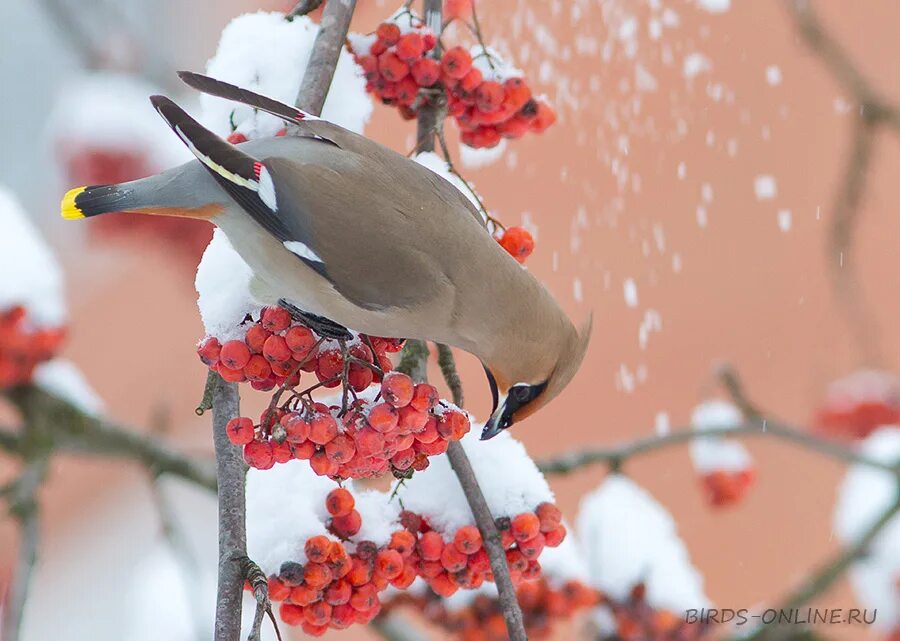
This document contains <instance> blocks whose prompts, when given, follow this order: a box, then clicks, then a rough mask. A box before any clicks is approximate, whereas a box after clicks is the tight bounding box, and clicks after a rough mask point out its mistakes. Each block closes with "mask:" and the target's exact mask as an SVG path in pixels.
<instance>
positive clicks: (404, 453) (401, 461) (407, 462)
mask: <svg viewBox="0 0 900 641" xmlns="http://www.w3.org/2000/svg"><path fill="white" fill-rule="evenodd" d="M415 461H416V450H415V448H412V447H407V448H405V449H402V450H400V451H399V452H397V453H396V454H394V455H393V456H392V457H391V465H392V466H393V467H394V468H395V469H397V470H400V471H401V472H404V471H406V470H408V469H409V468H411V467H412V466H413V463H415Z"/></svg>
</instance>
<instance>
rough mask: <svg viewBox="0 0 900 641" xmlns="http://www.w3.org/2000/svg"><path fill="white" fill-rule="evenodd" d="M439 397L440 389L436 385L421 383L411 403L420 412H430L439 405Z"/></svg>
mask: <svg viewBox="0 0 900 641" xmlns="http://www.w3.org/2000/svg"><path fill="white" fill-rule="evenodd" d="M438 398H439V397H438V391H437V388H436V387H434V385H429V384H428V383H419V384H418V385H416V388H415V391H414V392H413V397H412V400H411V401H410V402H409V404H410V405H411V406H412V407H413V408H415V409H417V410H419V411H420V412H428V411H430V410H431V409H432V408H433V407H434V406H435V405H437V402H438Z"/></svg>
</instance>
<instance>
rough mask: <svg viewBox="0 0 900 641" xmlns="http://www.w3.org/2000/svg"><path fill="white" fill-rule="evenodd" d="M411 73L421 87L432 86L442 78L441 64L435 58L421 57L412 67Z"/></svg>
mask: <svg viewBox="0 0 900 641" xmlns="http://www.w3.org/2000/svg"><path fill="white" fill-rule="evenodd" d="M410 73H411V74H412V77H413V80H415V81H416V84H417V85H419V86H420V87H432V86H434V84H435V83H436V82H437V81H438V80H440V79H441V65H440V63H438V61H437V60H434V59H433V58H421V59H420V60H416V61H415V62H414V63H413V65H412V67H410Z"/></svg>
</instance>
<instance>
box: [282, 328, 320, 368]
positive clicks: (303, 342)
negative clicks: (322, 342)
mask: <svg viewBox="0 0 900 641" xmlns="http://www.w3.org/2000/svg"><path fill="white" fill-rule="evenodd" d="M284 340H285V342H286V343H287V346H288V349H290V350H291V351H292V352H293V353H294V358H295V359H296V360H298V361H301V360H303V359H304V358H306V357H307V356H308V355H309V353H310V352H311V351H312V349H313V347H315V345H316V336H315V334H313V333H312V330H310V329H309V328H308V327H303V326H302V325H295V326H294V327H291V328H290V329H289V330H288V331H287V333H286V334H285V335H284Z"/></svg>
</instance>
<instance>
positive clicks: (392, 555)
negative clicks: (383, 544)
mask: <svg viewBox="0 0 900 641" xmlns="http://www.w3.org/2000/svg"><path fill="white" fill-rule="evenodd" d="M375 572H376V573H377V574H380V575H381V576H383V577H384V578H386V579H389V580H390V579H393V578H396V577H397V576H399V575H400V573H401V572H403V557H402V556H400V553H399V552H397V551H396V550H390V549H388V550H382V551H381V552H379V553H378V556H377V557H375Z"/></svg>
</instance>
